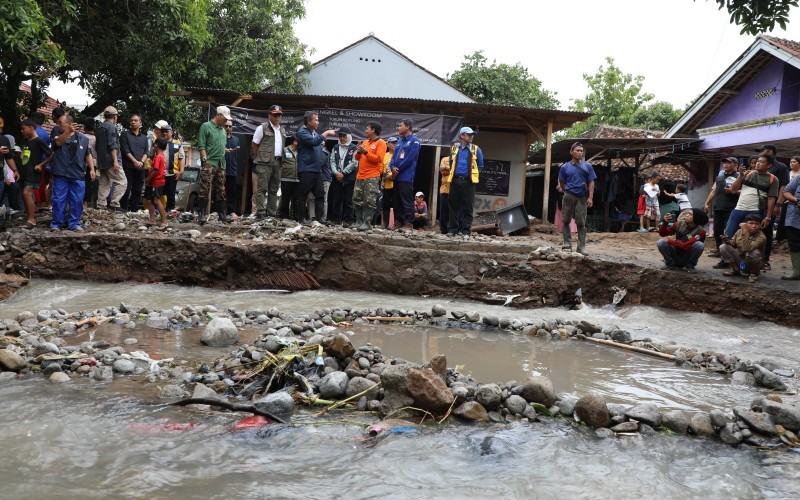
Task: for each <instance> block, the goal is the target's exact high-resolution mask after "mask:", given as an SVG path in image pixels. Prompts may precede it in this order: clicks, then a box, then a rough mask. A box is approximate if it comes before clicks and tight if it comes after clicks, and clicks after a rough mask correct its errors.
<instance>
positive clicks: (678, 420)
mask: <svg viewBox="0 0 800 500" xmlns="http://www.w3.org/2000/svg"><path fill="white" fill-rule="evenodd" d="M661 423H662V425H663V426H664V427H666V428H667V429H669V430H671V431H672V432H674V433H676V434H686V433H687V432H688V431H689V425H691V418H689V415H688V414H687V413H686V412H684V411H681V410H672V411H667V412H664V414H663V415H661Z"/></svg>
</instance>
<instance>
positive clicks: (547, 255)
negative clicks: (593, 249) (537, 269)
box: [528, 246, 585, 262]
mask: <svg viewBox="0 0 800 500" xmlns="http://www.w3.org/2000/svg"><path fill="white" fill-rule="evenodd" d="M584 257H585V256H584V255H583V254H580V253H578V252H572V251H568V250H561V249H559V248H555V247H549V246H541V247H538V248H537V249H536V250H534V251H533V252H531V253H530V255H528V260H549V261H551V262H554V261H558V260H569V259H575V260H581V259H583V258H584Z"/></svg>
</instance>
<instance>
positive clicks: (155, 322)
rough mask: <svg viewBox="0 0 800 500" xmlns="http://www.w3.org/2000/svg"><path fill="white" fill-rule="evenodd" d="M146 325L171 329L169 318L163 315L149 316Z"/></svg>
mask: <svg viewBox="0 0 800 500" xmlns="http://www.w3.org/2000/svg"><path fill="white" fill-rule="evenodd" d="M212 321H213V320H212ZM144 325H145V326H147V327H149V328H155V329H156V330H167V329H169V318H162V317H157V318H147V320H145V322H144ZM226 345H230V344H226Z"/></svg>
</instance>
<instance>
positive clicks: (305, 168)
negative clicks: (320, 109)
mask: <svg viewBox="0 0 800 500" xmlns="http://www.w3.org/2000/svg"><path fill="white" fill-rule="evenodd" d="M317 127H319V115H317V113H315V112H313V111H306V113H305V115H303V126H302V127H300V128H299V129H298V130H297V178H298V179H299V185H298V186H297V190H298V193H297V199H298V200H300V203H299V204H298V205H299V207H298V212H300V213H299V214H297V217H298V218H299V219H300V222H301V223H309V222H311V220H310V219H308V218H307V217H308V213H307V210H306V203H305V202H306V198H308V194H309V193H313V195H314V215H315V216H316V217H317V221H318V222H320V223H325V219H324V214H325V186H324V185H323V184H322V161H323V158H322V144H323V143H324V142H325V139H327V138H328V137H335V136H336V131H335V130H333V129H330V130H326V131H325V132H323V133H322V134H318V133H317Z"/></svg>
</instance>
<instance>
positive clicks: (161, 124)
mask: <svg viewBox="0 0 800 500" xmlns="http://www.w3.org/2000/svg"><path fill="white" fill-rule="evenodd" d="M154 128H157V129H159V130H172V127H170V126H169V123H167V120H158V121H157V122H156V124H155V126H154Z"/></svg>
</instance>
